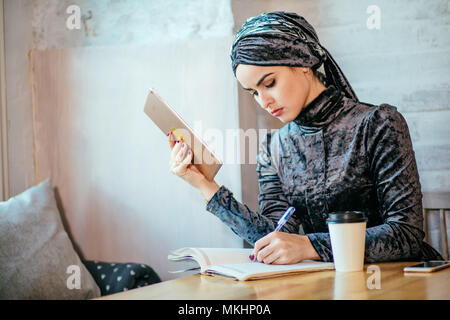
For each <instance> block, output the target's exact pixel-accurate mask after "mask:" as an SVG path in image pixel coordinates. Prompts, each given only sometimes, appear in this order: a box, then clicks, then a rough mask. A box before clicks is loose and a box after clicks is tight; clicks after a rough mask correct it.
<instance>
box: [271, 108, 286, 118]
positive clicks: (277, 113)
mask: <svg viewBox="0 0 450 320" xmlns="http://www.w3.org/2000/svg"><path fill="white" fill-rule="evenodd" d="M282 112H283V108H278V109H275V110H273V111H272V115H273V116H275V117H278V116H280V115H281V113H282Z"/></svg>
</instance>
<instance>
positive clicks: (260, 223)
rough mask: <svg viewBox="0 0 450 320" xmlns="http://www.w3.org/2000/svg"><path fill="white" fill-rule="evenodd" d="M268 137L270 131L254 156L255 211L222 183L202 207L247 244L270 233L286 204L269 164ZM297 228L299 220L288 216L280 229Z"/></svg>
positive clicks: (293, 229)
mask: <svg viewBox="0 0 450 320" xmlns="http://www.w3.org/2000/svg"><path fill="white" fill-rule="evenodd" d="M276 136H277V135H276ZM271 137H272V135H271V133H268V134H267V135H266V136H265V137H264V139H263V140H262V142H261V144H260V148H259V154H258V157H257V174H258V183H259V196H258V201H259V208H260V210H259V212H254V211H252V210H250V209H249V208H248V207H247V206H246V205H244V204H242V203H240V202H239V201H237V200H236V199H235V198H234V197H233V194H232V193H231V191H230V190H228V189H227V188H226V187H224V186H221V187H220V188H219V190H218V191H217V192H216V194H215V195H214V196H213V197H212V199H211V200H210V201H209V203H208V205H207V207H206V210H208V211H209V212H211V213H213V214H214V215H215V216H217V217H218V218H219V219H221V220H222V221H223V222H224V223H225V224H226V225H227V226H228V227H230V228H231V230H233V232H234V233H236V234H237V235H239V236H240V237H241V238H243V239H245V240H246V241H247V242H249V243H251V244H254V243H255V242H256V241H257V240H258V239H260V238H262V237H264V236H265V235H267V234H268V233H270V232H272V231H273V230H274V229H275V227H276V225H277V222H278V220H279V219H280V218H281V216H282V215H283V213H284V212H285V211H286V210H287V208H288V207H289V204H288V201H287V199H286V197H285V195H284V194H283V191H282V188H281V182H280V179H279V176H278V174H277V172H276V170H275V169H274V167H273V166H272V163H271V156H270V151H269V150H270V148H268V146H269V145H270V142H271ZM298 228H299V222H298V221H297V220H296V218H295V217H291V219H289V221H288V223H286V224H285V226H284V227H283V229H282V231H285V232H289V233H292V232H295V233H298Z"/></svg>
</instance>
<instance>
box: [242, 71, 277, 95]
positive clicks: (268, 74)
mask: <svg viewBox="0 0 450 320" xmlns="http://www.w3.org/2000/svg"><path fill="white" fill-rule="evenodd" d="M271 74H273V72H270V73H267V74H265V75H263V76H262V77H261V79H259V81H258V83H257V84H256V86H257V87H258V86H259V85H260V84H261V82H263V81H264V79H265V78H266V77H268V76H270V75H271ZM244 90H247V91H249V90H253V89H250V88H244Z"/></svg>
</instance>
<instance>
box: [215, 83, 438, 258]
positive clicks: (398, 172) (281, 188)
mask: <svg viewBox="0 0 450 320" xmlns="http://www.w3.org/2000/svg"><path fill="white" fill-rule="evenodd" d="M275 139H279V140H278V141H277V143H276V146H277V148H276V149H274V148H273V147H274V146H273V145H271V144H273V143H274V141H275ZM271 150H275V151H276V152H274V154H275V155H273V154H271ZM274 159H275V160H274ZM257 173H258V181H259V198H258V199H259V208H260V210H259V212H254V211H251V210H250V209H249V208H248V207H247V206H246V205H244V204H242V203H240V202H238V201H237V200H236V199H235V198H234V197H233V194H232V192H231V191H230V190H228V189H227V188H226V187H225V186H221V187H220V189H219V190H218V191H217V192H216V194H215V195H214V196H213V198H212V199H211V200H210V201H209V203H208V205H207V210H208V211H209V212H211V213H213V214H214V215H216V216H217V217H218V218H219V219H221V220H222V221H223V222H224V223H225V224H226V225H228V226H229V227H230V228H231V229H232V230H233V231H234V232H235V233H236V234H237V235H239V236H240V237H241V238H243V239H245V240H247V241H248V242H249V243H251V244H254V242H256V241H257V240H258V239H260V238H261V237H263V236H265V235H267V234H268V233H269V232H272V231H273V230H274V229H275V227H276V224H277V221H278V220H279V219H280V217H281V216H282V215H283V213H284V212H285V211H286V209H287V208H288V207H289V206H294V207H295V208H296V211H295V213H294V214H293V215H292V216H291V218H290V219H289V221H288V222H287V224H286V225H285V226H284V227H283V229H282V231H284V232H289V233H298V234H306V235H307V236H308V237H309V239H310V241H311V243H312V245H313V246H314V248H315V250H316V251H317V253H318V254H319V256H320V258H321V260H322V261H332V260H333V255H332V250H331V243H330V236H329V233H328V226H327V224H326V219H327V216H328V213H330V212H335V211H346V210H358V211H364V212H366V214H367V217H368V222H367V231H366V249H365V262H369V263H370V262H377V261H379V262H380V261H396V260H431V259H442V257H441V256H440V254H439V253H438V252H437V251H436V250H434V249H433V248H432V247H431V246H429V245H428V244H427V243H425V242H424V241H423V238H424V231H423V215H422V193H421V186H420V182H419V175H418V171H417V165H416V160H415V155H414V151H413V148H412V143H411V138H410V135H409V130H408V126H407V124H406V121H405V119H404V118H403V116H402V115H401V114H400V113H399V112H398V111H397V109H396V108H395V107H393V106H390V105H387V104H382V105H380V106H374V105H370V104H366V103H361V102H358V101H355V100H352V99H349V98H347V97H345V96H344V94H343V93H342V92H341V91H339V90H337V89H336V88H335V87H334V86H329V87H328V88H327V89H326V90H324V91H323V92H322V93H321V94H320V95H319V96H318V97H317V98H315V99H314V100H313V101H311V102H310V103H309V104H308V105H307V106H306V107H305V108H304V109H303V110H302V111H301V112H300V114H299V115H298V117H297V118H296V119H295V120H293V121H291V122H289V123H287V124H286V125H285V126H283V127H282V128H281V129H280V130H278V131H276V132H275V133H269V134H267V136H266V137H265V138H264V139H263V140H262V143H261V145H260V149H259V154H258V157H257ZM255 192H256V190H255Z"/></svg>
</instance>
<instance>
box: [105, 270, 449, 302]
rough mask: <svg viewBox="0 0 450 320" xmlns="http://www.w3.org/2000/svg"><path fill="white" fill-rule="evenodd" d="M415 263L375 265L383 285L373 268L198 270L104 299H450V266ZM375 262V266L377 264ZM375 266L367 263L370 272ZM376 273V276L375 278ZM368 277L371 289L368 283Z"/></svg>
mask: <svg viewBox="0 0 450 320" xmlns="http://www.w3.org/2000/svg"><path fill="white" fill-rule="evenodd" d="M415 263H417V262H395V263H377V264H373V265H375V266H378V267H379V270H380V272H379V274H380V275H381V277H380V278H381V282H380V283H379V285H380V288H379V289H377V288H376V282H375V281H374V278H373V277H374V276H375V273H372V272H368V269H367V268H368V267H369V266H371V265H365V266H364V271H361V272H348V273H341V272H336V271H334V270H333V271H320V272H310V273H304V274H297V275H289V276H284V277H278V278H272V279H264V280H255V281H235V280H231V279H227V278H222V277H212V276H205V275H200V274H194V275H190V276H186V277H182V278H178V279H174V280H170V281H164V282H161V283H158V284H154V285H150V286H147V287H143V288H138V289H134V290H129V291H125V292H122V293H117V294H113V295H109V296H104V297H101V298H100V299H124V300H128V299H133V300H135V299H136V300H140V299H158V300H165V299H168V300H197V299H201V300H228V299H230V300H243V299H250V300H253V299H255V300H258V299H263V300H298V299H306V300H311V299H314V300H316V299H339V300H346V299H354V300H371V299H393V300H397V299H401V300H410V299H417V300H423V299H437V300H449V299H450V268H447V269H444V270H440V271H437V272H433V273H426V274H425V273H421V274H412V273H404V272H403V268H404V267H406V266H409V265H413V264H415ZM373 265H372V266H373ZM370 269H371V268H369V271H370ZM371 277H372V278H371ZM368 282H369V284H371V287H372V289H369V288H368Z"/></svg>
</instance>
